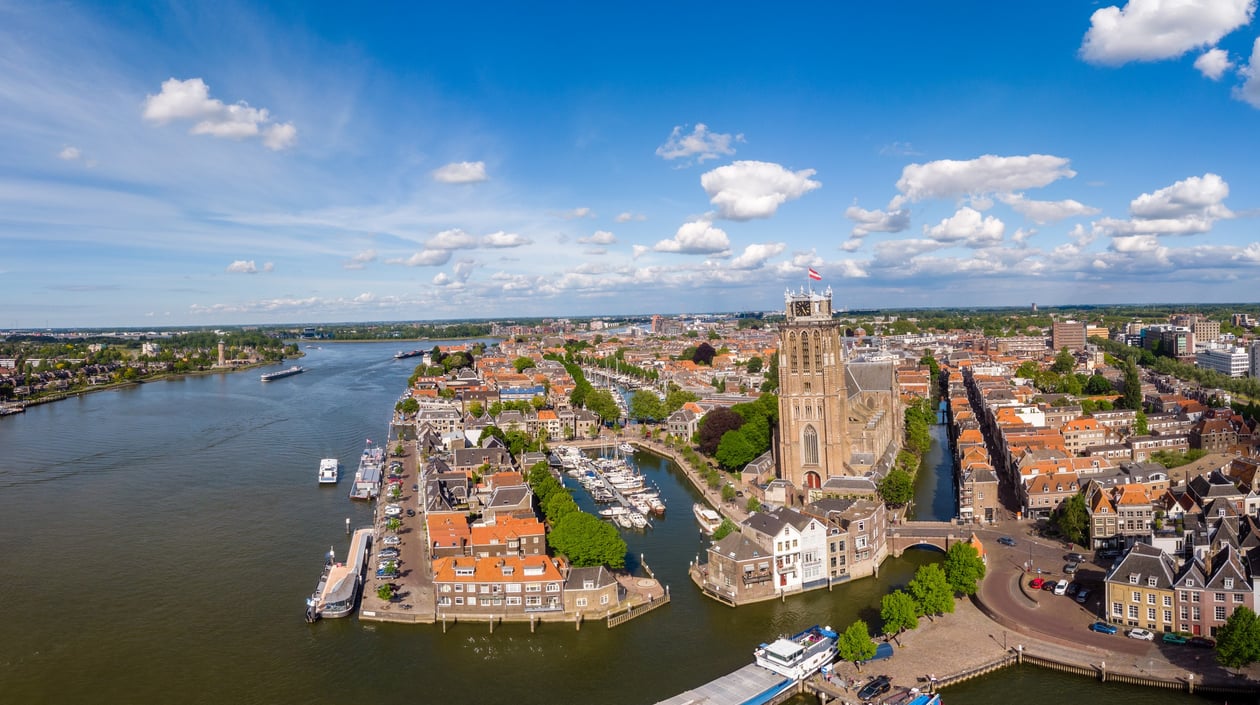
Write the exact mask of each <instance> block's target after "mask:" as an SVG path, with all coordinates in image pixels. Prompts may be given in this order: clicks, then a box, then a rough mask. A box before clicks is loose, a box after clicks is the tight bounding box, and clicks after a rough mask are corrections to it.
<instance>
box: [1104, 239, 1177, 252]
mask: <svg viewBox="0 0 1260 705" xmlns="http://www.w3.org/2000/svg"><path fill="white" fill-rule="evenodd" d="M1161 247H1163V246H1162V245H1160V244H1159V238H1157V237H1155V236H1154V235H1125V236H1121V237H1113V238H1111V245H1110V246H1109V247H1108V248H1107V249H1109V250H1111V251H1113V252H1155V251H1157V250H1159V249H1160V248H1161Z"/></svg>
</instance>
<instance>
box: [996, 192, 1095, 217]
mask: <svg viewBox="0 0 1260 705" xmlns="http://www.w3.org/2000/svg"><path fill="white" fill-rule="evenodd" d="M997 199H998V200H999V201H1001V202H1003V203H1005V204H1006V205H1008V206H1010V207H1011V208H1012V209H1013V210H1014V211H1015V212H1016V213H1019V214H1020V215H1022V216H1024V217H1025V218H1028V219H1029V220H1031V221H1033V222H1034V223H1038V224H1045V223H1053V222H1056V221H1059V220H1063V219H1064V218H1073V217H1076V216H1082V215H1098V214H1099V213H1100V212H1101V211H1099V210H1098V209H1097V208H1094V207H1093V206H1087V205H1085V204H1084V203H1081V202H1080V201H1074V200H1072V199H1070V198H1069V199H1067V200H1064V201H1033V200H1030V199H1027V198H1024V194H1022V193H1005V194H998V196H997Z"/></svg>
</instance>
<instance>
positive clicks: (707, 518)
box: [691, 502, 722, 535]
mask: <svg viewBox="0 0 1260 705" xmlns="http://www.w3.org/2000/svg"><path fill="white" fill-rule="evenodd" d="M691 511H692V513H693V514H695V515H696V522H697V523H698V524H700V530H701V531H703V532H704V533H706V534H709V535H712V534H713V532H714V531H717V528H718V527H719V526H721V525H722V515H721V514H718V513H717V512H716V511H714V510H712V509H710V508H708V507H706V506H704V505H703V504H701V503H699V502H696V503H695V504H693V505H691Z"/></svg>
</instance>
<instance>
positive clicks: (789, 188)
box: [700, 161, 822, 220]
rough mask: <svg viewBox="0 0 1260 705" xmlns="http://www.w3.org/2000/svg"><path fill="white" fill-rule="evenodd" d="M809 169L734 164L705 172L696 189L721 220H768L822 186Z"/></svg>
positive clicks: (756, 163)
mask: <svg viewBox="0 0 1260 705" xmlns="http://www.w3.org/2000/svg"><path fill="white" fill-rule="evenodd" d="M813 175H814V170H813V169H802V170H800V171H789V170H787V169H784V168H783V167H782V166H781V165H779V164H774V163H772V162H754V161H737V162H733V163H731V164H728V165H726V166H721V167H718V168H716V169H714V170H713V171H710V172H707V173H705V174H704V175H702V176H701V177H700V185H701V186H702V187H704V190H705V193H707V194H709V202H710V203H712V204H713V205H715V206H717V209H718V212H719V213H721V215H722V217H723V218H728V219H730V220H750V219H752V218H769V217H770V216H772V215H774V213H775V211H777V210H778V209H779V206H781V205H783V204H784V203H785V202H787V201H790V200H795V199H797V198H800V197H801V196H803V195H805V194H806V193H809V192H810V191H813V190H814V189H816V188H818V187H820V186H822V184H821V183H819V182H817V181H813V180H811V179H810V178H809V177H811V176H813Z"/></svg>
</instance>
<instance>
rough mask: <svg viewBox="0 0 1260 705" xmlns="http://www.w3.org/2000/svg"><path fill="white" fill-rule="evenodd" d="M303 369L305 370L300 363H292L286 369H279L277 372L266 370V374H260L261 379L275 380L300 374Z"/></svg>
mask: <svg viewBox="0 0 1260 705" xmlns="http://www.w3.org/2000/svg"><path fill="white" fill-rule="evenodd" d="M305 371H306V368H304V367H302V366H300V365H294V366H293V367H290V368H289V369H287V370H280V371H279V372H268V373H267V374H265V375H263V376H262V381H264V382H274V381H275V380H278V379H284V378H285V377H292V376H293V375H300V374H302V373H303V372H305Z"/></svg>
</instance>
